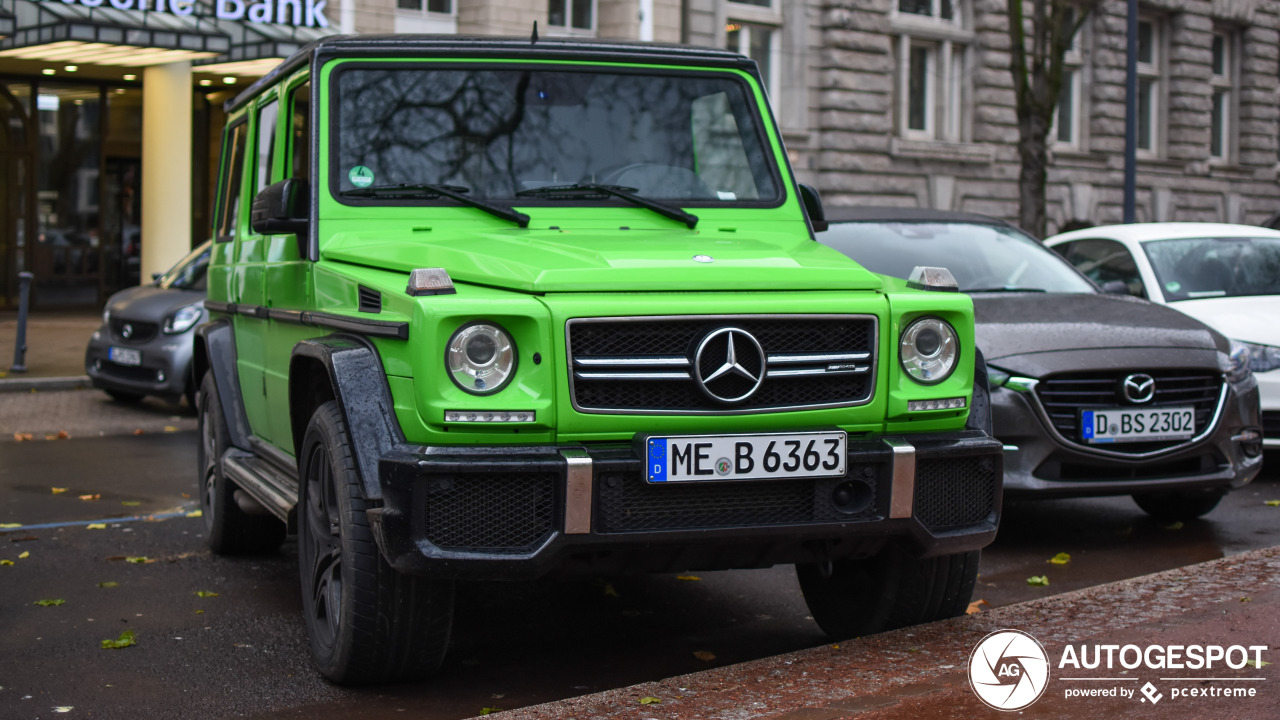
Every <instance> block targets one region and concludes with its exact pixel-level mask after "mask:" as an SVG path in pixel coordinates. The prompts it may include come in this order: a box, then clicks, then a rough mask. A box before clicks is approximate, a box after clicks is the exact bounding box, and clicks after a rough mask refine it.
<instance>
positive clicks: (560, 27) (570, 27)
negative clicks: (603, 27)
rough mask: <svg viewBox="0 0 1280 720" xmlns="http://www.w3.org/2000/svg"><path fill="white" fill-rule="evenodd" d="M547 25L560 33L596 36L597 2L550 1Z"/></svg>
mask: <svg viewBox="0 0 1280 720" xmlns="http://www.w3.org/2000/svg"><path fill="white" fill-rule="evenodd" d="M547 24H548V25H550V26H551V27H552V28H554V29H555V31H556V32H558V33H563V34H568V35H583V34H587V35H590V34H595V30H596V0H550V2H549V4H548V12H547Z"/></svg>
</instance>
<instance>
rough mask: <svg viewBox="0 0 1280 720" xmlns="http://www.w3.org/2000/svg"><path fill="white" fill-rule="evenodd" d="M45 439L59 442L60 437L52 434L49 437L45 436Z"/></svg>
mask: <svg viewBox="0 0 1280 720" xmlns="http://www.w3.org/2000/svg"><path fill="white" fill-rule="evenodd" d="M44 439H45V440H57V439H58V436H57V435H54V434H52V433H50V434H48V435H45V436H44Z"/></svg>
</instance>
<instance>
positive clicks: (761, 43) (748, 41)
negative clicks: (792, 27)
mask: <svg viewBox="0 0 1280 720" xmlns="http://www.w3.org/2000/svg"><path fill="white" fill-rule="evenodd" d="M724 29H725V43H724V47H725V49H726V50H730V51H732V52H736V53H740V54H742V55H746V56H747V57H749V58H751V59H752V60H755V61H756V65H759V66H760V77H761V78H763V79H764V84H765V88H767V89H771V88H773V87H775V86H776V85H777V83H776V81H775V79H774V77H773V73H774V62H773V56H774V54H775V51H774V43H775V42H776V41H777V38H778V32H777V28H774V27H770V26H768V25H757V24H754V23H742V22H730V23H729V24H728V25H725V28H724Z"/></svg>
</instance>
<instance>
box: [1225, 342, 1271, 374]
mask: <svg viewBox="0 0 1280 720" xmlns="http://www.w3.org/2000/svg"><path fill="white" fill-rule="evenodd" d="M1237 348H1240V349H1241V350H1242V351H1243V352H1245V353H1248V357H1249V370H1250V371H1251V372H1256V373H1261V372H1267V371H1269V370H1275V369H1276V368H1280V347H1273V346H1271V345H1257V344H1255V343H1247V342H1240V341H1239V340H1232V341H1231V354H1232V355H1235V352H1236V349H1237Z"/></svg>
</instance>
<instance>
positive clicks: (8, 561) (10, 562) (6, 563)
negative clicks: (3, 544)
mask: <svg viewBox="0 0 1280 720" xmlns="http://www.w3.org/2000/svg"><path fill="white" fill-rule="evenodd" d="M12 564H13V561H12V560H0V565H12Z"/></svg>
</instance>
